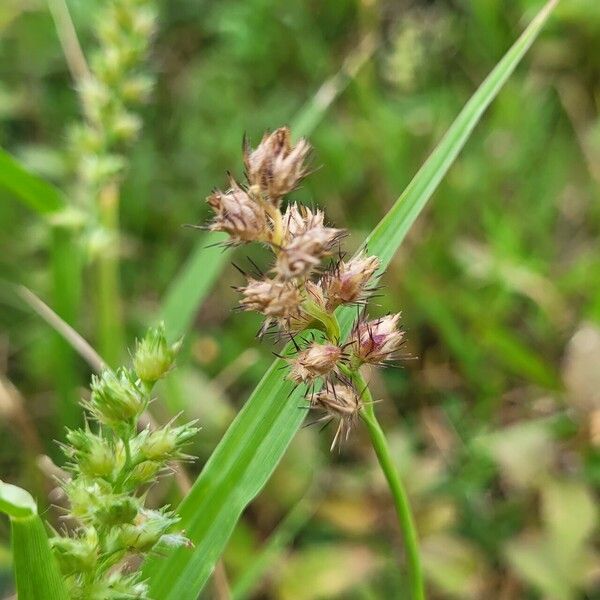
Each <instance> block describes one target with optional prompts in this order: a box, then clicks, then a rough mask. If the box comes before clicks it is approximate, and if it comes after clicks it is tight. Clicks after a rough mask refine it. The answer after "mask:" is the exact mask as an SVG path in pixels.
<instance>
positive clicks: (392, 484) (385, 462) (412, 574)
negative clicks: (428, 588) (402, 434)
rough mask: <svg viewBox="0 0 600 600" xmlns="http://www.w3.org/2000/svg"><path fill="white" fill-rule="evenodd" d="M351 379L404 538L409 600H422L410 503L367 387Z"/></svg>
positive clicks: (356, 374)
mask: <svg viewBox="0 0 600 600" xmlns="http://www.w3.org/2000/svg"><path fill="white" fill-rule="evenodd" d="M352 378H353V380H354V383H355V385H356V389H357V390H358V391H360V392H361V393H362V398H363V402H364V408H363V409H362V411H361V413H360V416H361V418H362V420H363V422H364V424H365V425H366V426H367V431H368V432H369V437H370V438H371V444H373V449H374V450H375V454H376V455H377V460H378V461H379V466H380V467H381V470H382V471H383V474H384V475H385V478H386V480H387V482H388V486H389V488H390V492H391V493H392V497H393V499H394V507H395V509H396V514H397V515H398V523H399V524H400V529H401V532H402V536H403V538H404V548H405V550H406V556H407V563H408V575H409V581H410V591H411V597H412V599H413V600H424V599H425V587H424V583H423V571H422V568H421V558H420V555H419V539H418V535H417V529H416V527H415V520H414V518H413V515H412V510H411V508H410V502H409V500H408V494H407V493H406V489H405V487H404V485H403V484H402V480H401V479H400V476H399V475H398V471H397V470H396V468H395V466H394V463H393V461H392V457H391V454H390V448H389V445H388V441H387V438H386V437H385V433H384V432H383V429H381V425H380V424H379V421H378V420H377V417H376V416H375V410H374V408H373V397H372V396H371V392H370V391H369V386H368V384H367V383H366V381H365V380H364V378H363V376H362V375H361V374H360V373H359V372H358V370H357V371H353V372H352Z"/></svg>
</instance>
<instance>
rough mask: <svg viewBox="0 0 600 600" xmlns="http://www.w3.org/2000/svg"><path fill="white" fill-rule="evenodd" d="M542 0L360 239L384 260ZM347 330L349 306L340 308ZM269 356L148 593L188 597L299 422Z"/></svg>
mask: <svg viewBox="0 0 600 600" xmlns="http://www.w3.org/2000/svg"><path fill="white" fill-rule="evenodd" d="M555 4H556V2H555V0H552V1H551V2H549V3H548V4H547V5H546V6H545V7H544V8H543V9H542V10H541V12H540V13H539V14H538V16H537V17H536V18H535V19H534V20H533V21H532V23H531V24H530V25H529V27H528V28H527V29H526V31H525V32H524V33H523V34H522V36H521V37H520V38H519V39H518V40H517V42H516V43H515V44H514V45H513V47H512V48H511V49H510V50H509V51H508V52H507V54H506V55H505V56H504V57H503V58H502V60H501V61H500V62H499V63H498V65H497V66H496V67H495V68H494V70H493V71H492V73H491V74H490V75H489V76H488V78H487V79H486V80H485V81H484V82H483V84H482V85H481V86H480V88H479V89H478V90H477V91H476V93H475V94H474V96H473V97H472V98H471V100H470V101H469V102H468V103H467V104H466V106H465V107H464V109H463V110H462V111H461V113H460V114H459V116H458V117H457V119H456V121H455V122H454V123H453V124H452V126H451V127H450V129H449V130H448V132H447V134H446V135H445V136H444V138H443V139H442V141H441V142H440V144H439V145H438V147H437V148H436V149H435V151H434V152H433V153H432V154H431V156H430V157H429V159H428V160H427V162H426V163H425V164H424V165H423V167H422V168H421V169H420V171H419V172H418V173H417V175H416V176H415V178H414V179H413V181H412V182H411V183H410V185H409V186H408V188H407V189H406V191H405V192H404V193H403V194H402V196H401V197H400V198H399V199H398V200H397V202H396V203H395V204H394V206H393V207H392V208H391V210H390V211H389V213H388V214H387V215H386V216H385V217H384V218H383V219H382V221H381V222H380V223H379V225H377V227H376V228H375V230H374V231H373V233H372V234H371V235H370V236H369V238H368V239H367V240H366V242H365V244H366V245H368V248H369V251H370V252H371V253H372V254H376V255H378V256H379V257H380V259H381V262H382V265H383V266H384V267H386V266H387V265H388V264H389V262H390V260H391V258H392V256H393V255H394V253H395V252H396V250H397V249H398V247H399V245H400V243H401V242H402V240H403V239H404V237H405V236H406V233H407V232H408V230H409V228H410V226H411V225H412V224H413V223H414V221H415V219H416V218H417V216H418V215H419V213H420V212H421V211H422V210H423V208H424V206H425V204H426V202H427V200H428V199H429V198H430V197H431V195H432V194H433V192H434V190H435V189H436V187H437V186H438V184H439V183H440V181H441V180H442V178H443V177H444V175H445V173H446V172H447V171H448V169H449V168H450V165H451V164H452V162H453V160H454V159H455V158H456V156H457V155H458V153H459V152H460V150H461V149H462V147H463V146H464V144H465V142H466V141H467V139H468V137H469V134H470V133H471V131H472V130H473V128H474V127H475V125H476V124H477V122H478V121H479V119H480V117H481V115H482V113H483V112H484V110H485V109H486V108H487V107H488V106H489V104H490V103H491V101H492V100H493V99H494V97H495V96H496V94H497V93H498V91H499V90H500V88H501V87H502V85H503V84H504V82H505V81H506V80H507V79H508V77H509V76H510V74H511V73H512V72H513V70H514V69H515V67H516V66H517V64H518V63H519V61H520V60H521V58H522V57H523V55H524V54H525V52H526V51H527V49H528V48H529V47H530V45H531V44H532V43H533V41H534V39H535V38H536V36H537V35H538V33H539V32H540V30H541V28H542V26H543V24H544V22H545V20H546V18H547V17H548V15H549V14H550V12H551V10H552V8H553V7H554V6H555ZM340 317H341V321H342V325H343V329H344V331H346V332H347V331H348V330H349V328H350V325H351V322H352V319H353V317H354V311H352V310H345V311H343V312H342V313H341V314H340ZM283 366H284V363H283V361H281V360H276V361H275V362H274V363H273V365H272V366H271V367H270V368H269V370H268V371H267V373H266V374H265V376H264V377H263V379H262V380H261V382H260V383H259V384H258V387H257V388H256V389H255V391H254V392H253V394H252V395H251V397H250V399H249V400H248V402H247V403H246V404H245V406H244V408H243V409H242V411H241V412H240V413H239V414H238V416H237V417H236V419H235V420H234V422H233V423H232V425H231V426H230V428H229V429H228V431H227V433H226V434H225V436H224V437H223V439H222V440H221V442H220V444H219V445H218V446H217V448H216V450H215V451H214V453H213V454H212V456H211V457H210V459H209V461H208V462H207V464H206V465H205V467H204V469H203V471H202V473H201V474H200V477H199V478H198V479H197V481H196V483H195V484H194V486H193V488H192V490H191V492H190V493H189V494H188V496H187V497H186V498H185V499H184V501H183V502H182V504H181V506H180V507H179V513H180V515H181V516H182V526H183V528H185V530H186V532H187V535H188V536H189V537H190V539H191V540H192V541H193V542H194V544H195V548H194V549H193V550H189V549H178V550H174V551H173V550H171V551H169V550H167V549H165V552H167V556H166V557H164V558H162V557H161V558H159V557H156V558H152V559H151V560H150V561H149V562H148V564H147V565H146V568H145V573H146V575H147V576H148V578H149V580H150V585H151V593H152V595H153V596H154V597H156V598H160V599H161V600H175V599H177V600H194V599H195V598H196V597H197V596H198V593H199V591H200V590H201V589H202V587H203V586H204V584H205V583H206V581H207V579H208V577H209V576H210V573H211V572H212V570H213V568H214V565H215V563H216V561H217V559H218V558H219V556H220V554H221V553H222V552H223V549H224V548H225V545H226V543H227V540H228V539H229V536H230V535H231V532H232V531H233V528H234V526H235V523H236V522H237V520H238V519H239V517H240V516H241V514H242V512H243V510H244V509H245V508H246V506H247V505H248V504H249V503H250V502H251V501H252V499H253V498H254V497H255V496H256V495H257V494H258V492H259V491H260V490H261V489H262V487H263V486H264V484H265V483H266V481H267V480H268V478H269V477H270V475H271V473H272V472H273V470H274V469H275V467H276V466H277V464H278V463H279V461H280V459H281V457H282V455H283V453H284V452H285V450H286V448H287V447H288V445H289V443H290V442H291V440H292V438H293V437H294V434H295V433H296V431H297V430H298V428H299V427H300V424H301V423H302V420H303V419H304V416H305V414H306V411H305V410H303V409H301V408H300V405H301V403H302V401H301V395H302V391H301V390H296V391H295V392H292V391H291V390H292V389H293V388H292V387H291V384H290V383H289V382H287V381H285V379H284V377H283V374H282V372H281V368H282V367H283Z"/></svg>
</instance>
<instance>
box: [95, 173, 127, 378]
mask: <svg viewBox="0 0 600 600" xmlns="http://www.w3.org/2000/svg"><path fill="white" fill-rule="evenodd" d="M99 210H100V219H101V222H102V226H103V227H104V228H105V230H106V232H107V234H108V235H109V236H110V237H111V246H112V247H111V248H109V249H108V250H106V251H105V252H103V253H102V255H101V256H100V257H99V259H98V327H99V329H98V338H99V347H100V354H101V355H102V356H103V357H104V359H105V360H106V361H107V363H108V364H109V366H111V367H114V366H115V365H117V364H119V360H120V357H121V353H122V351H123V347H124V334H123V318H122V309H121V291H120V288H121V286H120V279H119V251H118V247H119V187H118V185H117V183H116V182H113V183H110V184H108V185H107V186H105V187H104V188H103V189H102V191H101V192H100V197H99Z"/></svg>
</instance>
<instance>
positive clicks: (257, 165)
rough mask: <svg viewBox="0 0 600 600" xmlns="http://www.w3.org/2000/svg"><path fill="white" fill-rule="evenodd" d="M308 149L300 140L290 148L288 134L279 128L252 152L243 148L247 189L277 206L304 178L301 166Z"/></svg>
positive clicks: (303, 168) (248, 148)
mask: <svg viewBox="0 0 600 600" xmlns="http://www.w3.org/2000/svg"><path fill="white" fill-rule="evenodd" d="M309 152H310V145H309V144H308V142H307V141H306V140H303V139H302V140H300V141H299V142H298V143H297V144H296V145H295V146H292V144H291V134H290V130H289V129H288V128H287V127H280V128H279V129H276V130H275V131H274V132H273V133H266V134H265V135H264V136H263V139H262V141H261V142H260V144H259V145H258V146H257V147H256V149H254V150H252V148H250V146H249V144H248V143H247V142H246V143H245V144H244V165H245V166H246V176H247V177H248V182H249V183H250V185H251V186H256V187H257V188H258V189H259V190H260V191H261V193H262V194H263V195H264V196H266V197H267V199H268V200H269V201H270V202H271V203H272V204H274V205H275V206H279V204H280V202H281V198H282V197H283V196H284V195H285V194H287V193H289V192H291V191H292V190H293V189H294V188H295V187H296V186H297V185H298V183H299V182H300V180H301V179H302V178H303V177H304V176H305V175H306V173H307V169H306V166H305V165H304V160H305V159H306V157H307V155H308V153H309Z"/></svg>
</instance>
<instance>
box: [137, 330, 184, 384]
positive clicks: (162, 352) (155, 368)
mask: <svg viewBox="0 0 600 600" xmlns="http://www.w3.org/2000/svg"><path fill="white" fill-rule="evenodd" d="M180 347H181V341H178V342H175V343H174V344H169V343H167V338H166V336H165V326H164V324H163V323H161V324H160V325H159V326H158V327H156V328H154V327H152V328H150V329H149V330H148V332H147V333H146V335H145V336H144V337H143V338H142V339H141V340H138V341H137V342H136V345H135V353H134V355H133V368H134V370H135V372H136V374H137V376H138V377H139V378H140V380H141V381H143V382H144V383H145V384H149V385H152V384H154V383H156V382H157V381H158V380H159V379H162V378H163V377H165V376H166V375H167V374H168V373H169V371H170V370H171V368H172V367H173V365H174V364H175V357H176V356H177V353H178V352H179V348H180Z"/></svg>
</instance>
